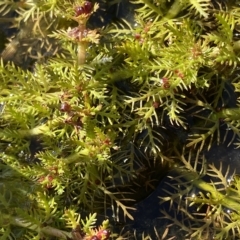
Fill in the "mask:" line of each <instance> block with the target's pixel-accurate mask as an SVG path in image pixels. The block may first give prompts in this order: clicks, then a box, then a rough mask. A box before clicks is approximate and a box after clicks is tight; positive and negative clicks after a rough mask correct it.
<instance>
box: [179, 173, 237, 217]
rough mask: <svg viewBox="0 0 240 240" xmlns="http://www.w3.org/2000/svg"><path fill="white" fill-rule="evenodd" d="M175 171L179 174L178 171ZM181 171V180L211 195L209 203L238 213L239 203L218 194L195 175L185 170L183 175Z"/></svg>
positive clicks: (225, 195)
mask: <svg viewBox="0 0 240 240" xmlns="http://www.w3.org/2000/svg"><path fill="white" fill-rule="evenodd" d="M177 171H178V172H179V170H177ZM182 171H184V170H181V171H180V174H181V175H182V176H183V178H185V180H187V181H190V182H192V184H193V186H195V187H197V188H198V189H200V190H203V191H204V192H208V193H210V194H211V201H213V203H215V204H220V205H223V206H224V207H227V208H229V209H231V210H234V211H236V212H239V213H240V204H239V202H236V200H235V199H233V198H231V197H230V196H228V195H227V194H222V193H220V192H219V191H218V190H217V189H216V188H214V187H213V186H212V185H211V184H209V183H207V182H205V181H203V180H202V179H200V178H199V176H198V174H197V173H195V172H189V171H187V170H185V171H186V173H183V172H182Z"/></svg>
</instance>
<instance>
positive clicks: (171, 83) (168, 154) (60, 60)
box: [0, 0, 240, 240]
mask: <svg viewBox="0 0 240 240" xmlns="http://www.w3.org/2000/svg"><path fill="white" fill-rule="evenodd" d="M123 3H126V2H124V1H122V2H121V1H119V2H118V3H117V4H118V6H120V5H119V4H123ZM131 3H132V4H133V6H134V7H132V8H133V9H134V14H135V17H134V20H133V21H132V22H130V20H129V21H127V20H126V19H120V20H118V21H113V22H110V23H108V22H107V23H106V22H104V21H103V23H101V24H100V25H101V27H99V26H98V27H96V24H94V22H96V21H100V20H101V16H99V15H98V12H100V13H101V11H102V10H103V8H104V7H106V6H108V5H110V6H112V5H113V4H116V3H106V2H104V1H103V2H99V3H98V2H88V1H82V0H76V1H74V0H41V1H36V0H22V1H14V0H2V1H1V3H0V13H1V18H0V23H3V22H4V23H6V22H8V23H11V25H9V26H13V27H14V28H15V29H16V31H14V34H13V35H14V36H12V38H11V39H10V40H9V43H8V44H7V45H6V47H5V48H4V49H3V51H2V54H1V65H0V84H1V87H0V102H1V105H0V107H1V108H0V114H1V118H0V123H1V131H0V149H1V151H0V156H1V161H0V166H1V176H0V177H1V183H0V189H1V190H0V213H1V219H0V226H1V228H0V238H1V239H74V240H81V239H85V240H87V239H95V240H98V239H109V235H110V232H109V230H108V228H109V226H108V221H104V222H103V223H102V225H101V226H99V227H98V228H97V226H94V224H95V222H96V218H97V217H96V214H94V213H99V214H104V212H105V211H107V209H111V208H112V209H113V211H114V212H115V217H116V219H118V212H120V213H123V215H124V216H125V217H127V218H130V219H132V215H131V210H132V209H134V206H133V201H134V200H135V201H139V200H141V199H142V198H144V197H146V196H147V194H149V191H148V190H146V192H143V193H140V191H141V189H148V188H150V191H152V190H153V189H154V187H155V186H154V184H153V182H157V183H158V182H159V181H160V179H161V178H162V177H163V176H164V175H165V174H166V170H168V169H173V168H174V167H175V166H176V165H177V166H178V167H180V168H178V170H177V172H178V174H179V178H177V180H176V181H177V182H175V183H172V184H171V182H170V183H169V185H171V187H172V190H171V191H169V190H166V192H167V193H168V196H167V197H164V198H163V200H164V201H171V206H175V203H177V205H178V206H182V208H181V207H179V209H178V212H179V211H180V212H181V213H182V214H183V215H184V216H183V217H182V219H183V221H181V220H179V219H173V221H174V223H175V224H176V225H179V226H181V228H182V230H183V231H186V233H187V235H188V236H187V237H189V239H209V238H210V237H212V236H214V239H233V238H232V237H234V238H235V239H237V237H239V236H240V231H239V219H240V215H239V212H240V211H239V210H240V209H239V206H238V204H239V201H240V196H239V195H240V194H239V184H240V182H239V178H238V177H236V176H235V177H233V178H232V180H231V181H227V179H228V177H229V176H228V171H223V172H222V169H220V170H219V169H217V168H216V167H214V166H212V165H211V166H210V167H208V166H207V164H205V163H204V164H202V162H201V161H200V160H199V159H201V158H202V155H203V153H204V151H206V150H208V149H210V148H211V147H212V145H213V144H215V143H220V142H226V143H227V144H229V145H231V144H236V146H238V145H239V137H240V131H239V124H240V109H239V91H240V85H239V60H240V58H239V50H240V40H238V38H239V26H240V25H239V24H240V8H239V6H238V3H237V1H234V0H232V1H222V2H214V1H210V0H174V1H162V0H132V1H131ZM127 4H128V6H129V3H127ZM102 12H103V11H102ZM96 19H97V20H96ZM9 28H10V27H9ZM199 162H200V163H201V164H200V165H201V166H202V167H200V168H199V167H198V166H199ZM208 168H209V169H208ZM179 169H180V170H179ZM206 172H207V174H208V175H209V176H213V177H214V179H215V180H213V182H211V181H210V182H207V181H205V180H203V179H202V177H203V176H204V175H205V174H206ZM219 179H220V180H219ZM214 181H215V183H214ZM179 185H181V186H182V187H181V188H179V189H178V186H179ZM193 187H195V188H198V189H200V190H201V192H200V193H199V194H198V195H196V196H195V195H194V196H192V197H191V198H188V201H182V198H184V196H185V195H186V194H187V193H188V192H189V191H190V190H191V189H192V188H193ZM136 192H139V194H136ZM208 192H211V194H209V193H208ZM193 203H194V204H196V205H198V206H200V207H198V208H197V209H196V211H199V209H201V206H205V205H208V206H209V208H208V212H207V217H206V214H205V215H204V217H201V216H200V217H196V216H195V215H194V214H192V213H191V212H188V209H189V206H190V205H192V204H193ZM223 207H228V208H229V209H230V210H231V211H229V212H227V213H226V212H224V211H223ZM192 211H193V210H192ZM81 216H82V218H81ZM83 216H84V217H83ZM86 216H87V217H86ZM165 216H166V217H168V218H172V216H169V215H168V213H166V212H165ZM205 217H206V218H205ZM85 218H86V220H85ZM186 218H187V220H186ZM229 223H231V224H230V225H229ZM116 235H117V234H116ZM116 235H114V234H112V238H114V239H116V238H117V236H116ZM118 237H119V239H120V238H121V237H120V236H118ZM163 237H164V238H167V232H165V233H164V234H163ZM163 237H162V239H163ZM159 238H160V237H159Z"/></svg>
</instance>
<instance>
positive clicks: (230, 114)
mask: <svg viewBox="0 0 240 240" xmlns="http://www.w3.org/2000/svg"><path fill="white" fill-rule="evenodd" d="M215 115H216V116H217V118H218V119H221V118H222V119H229V120H239V119H240V108H225V109H222V110H221V111H220V112H217V113H215Z"/></svg>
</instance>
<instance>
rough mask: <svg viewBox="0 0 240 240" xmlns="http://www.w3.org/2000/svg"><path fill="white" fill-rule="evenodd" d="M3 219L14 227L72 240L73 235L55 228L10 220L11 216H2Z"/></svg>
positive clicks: (15, 218) (22, 220)
mask: <svg viewBox="0 0 240 240" xmlns="http://www.w3.org/2000/svg"><path fill="white" fill-rule="evenodd" d="M1 217H2V218H3V219H8V220H10V222H9V223H10V224H12V225H14V226H18V227H23V228H27V229H30V230H33V231H37V232H41V233H42V234H43V235H48V236H54V237H57V238H58V239H66V240H67V239H72V233H70V232H66V231H62V230H59V229H57V228H54V227H49V226H46V227H42V228H39V226H37V225H36V224H32V223H30V222H27V221H25V220H24V219H21V218H18V217H13V218H10V219H9V216H7V215H5V216H1Z"/></svg>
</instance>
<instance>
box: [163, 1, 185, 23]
mask: <svg viewBox="0 0 240 240" xmlns="http://www.w3.org/2000/svg"><path fill="white" fill-rule="evenodd" d="M183 6H184V3H183V1H182V0H175V1H174V3H173V4H172V6H171V7H170V9H169V10H168V12H167V14H166V15H165V16H164V18H166V19H173V18H175V17H176V16H177V15H178V14H179V13H180V12H181V10H182V9H183Z"/></svg>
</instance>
